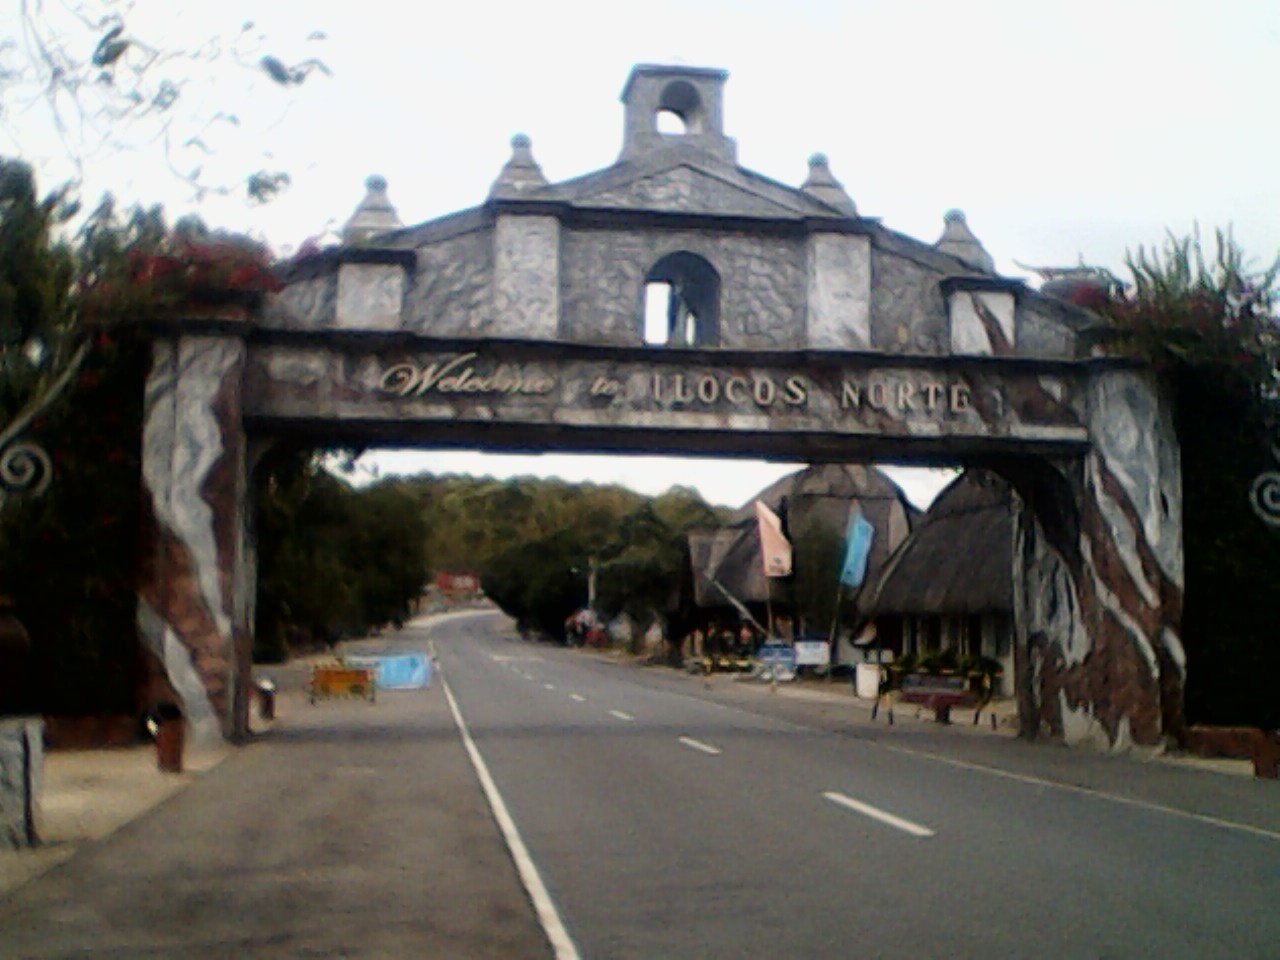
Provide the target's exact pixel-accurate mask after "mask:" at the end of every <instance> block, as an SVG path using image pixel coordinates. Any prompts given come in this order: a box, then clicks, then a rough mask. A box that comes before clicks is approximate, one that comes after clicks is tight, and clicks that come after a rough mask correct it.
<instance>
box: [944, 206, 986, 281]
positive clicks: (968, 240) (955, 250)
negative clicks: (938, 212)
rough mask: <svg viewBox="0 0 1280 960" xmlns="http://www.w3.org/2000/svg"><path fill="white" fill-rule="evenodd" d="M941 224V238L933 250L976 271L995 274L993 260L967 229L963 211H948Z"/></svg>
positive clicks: (967, 225)
mask: <svg viewBox="0 0 1280 960" xmlns="http://www.w3.org/2000/svg"><path fill="white" fill-rule="evenodd" d="M943 223H944V226H943V229H942V236H941V237H940V238H939V239H938V242H937V243H935V244H934V245H933V246H934V249H935V250H940V251H942V252H943V253H949V254H951V256H953V257H955V258H956V259H958V260H961V261H963V262H964V263H966V264H968V265H969V266H971V267H973V268H974V269H976V270H982V271H984V272H986V273H995V272H996V262H995V260H994V259H993V258H992V256H991V254H989V253H987V251H986V250H985V249H984V248H983V246H982V243H981V242H980V241H979V240H978V238H977V237H975V236H974V235H973V231H972V230H970V229H969V224H968V223H967V222H966V221H965V218H964V211H963V210H948V211H947V212H946V215H945V216H944V217H943Z"/></svg>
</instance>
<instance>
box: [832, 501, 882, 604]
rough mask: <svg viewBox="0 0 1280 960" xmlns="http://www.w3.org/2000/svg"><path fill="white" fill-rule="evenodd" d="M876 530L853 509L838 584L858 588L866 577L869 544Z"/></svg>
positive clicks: (859, 509) (869, 554) (859, 511)
mask: <svg viewBox="0 0 1280 960" xmlns="http://www.w3.org/2000/svg"><path fill="white" fill-rule="evenodd" d="M875 536H876V528H875V527H873V526H872V525H871V522H870V521H869V520H868V519H867V518H866V517H864V516H863V515H862V509H861V508H860V507H854V514H853V519H852V520H850V522H849V539H848V542H847V543H846V544H845V549H844V566H843V567H842V568H841V570H840V583H841V584H842V585H843V586H846V587H860V586H862V581H863V580H865V579H866V576H867V560H868V559H870V557H871V543H872V541H873V540H875Z"/></svg>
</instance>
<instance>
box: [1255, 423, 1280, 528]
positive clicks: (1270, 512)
mask: <svg viewBox="0 0 1280 960" xmlns="http://www.w3.org/2000/svg"><path fill="white" fill-rule="evenodd" d="M1271 456H1272V458H1273V459H1274V460H1275V462H1276V463H1277V464H1280V439H1278V440H1277V441H1276V442H1275V443H1273V444H1272V445H1271ZM1249 503H1251V504H1252V505H1253V512H1254V513H1256V514H1257V515H1258V517H1259V518H1260V519H1261V520H1262V522H1263V523H1265V524H1268V525H1270V526H1273V527H1277V528H1280V470H1267V471H1265V472H1263V473H1260V474H1258V476H1257V479H1255V480H1254V481H1253V486H1252V487H1250V488H1249Z"/></svg>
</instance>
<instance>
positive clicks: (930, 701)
mask: <svg viewBox="0 0 1280 960" xmlns="http://www.w3.org/2000/svg"><path fill="white" fill-rule="evenodd" d="M897 700H898V702H899V703H914V704H917V705H919V706H922V707H927V708H929V709H930V710H932V711H933V718H934V719H935V720H936V721H938V723H950V722H951V708H952V707H965V706H969V705H971V704H973V703H975V702H976V700H975V698H974V695H973V694H972V693H971V692H970V691H969V678H968V677H965V676H963V675H961V674H946V673H944V674H931V673H907V674H903V677H902V690H901V691H900V692H899V693H898V696H897Z"/></svg>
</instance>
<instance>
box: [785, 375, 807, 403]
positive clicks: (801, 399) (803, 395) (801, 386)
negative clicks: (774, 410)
mask: <svg viewBox="0 0 1280 960" xmlns="http://www.w3.org/2000/svg"><path fill="white" fill-rule="evenodd" d="M786 386H787V392H786V393H785V394H784V395H783V397H782V402H783V403H785V404H787V405H788V406H792V407H800V406H804V404H805V403H807V402H808V401H809V387H808V385H807V384H806V383H805V382H804V379H803V378H802V377H787V384H786Z"/></svg>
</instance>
